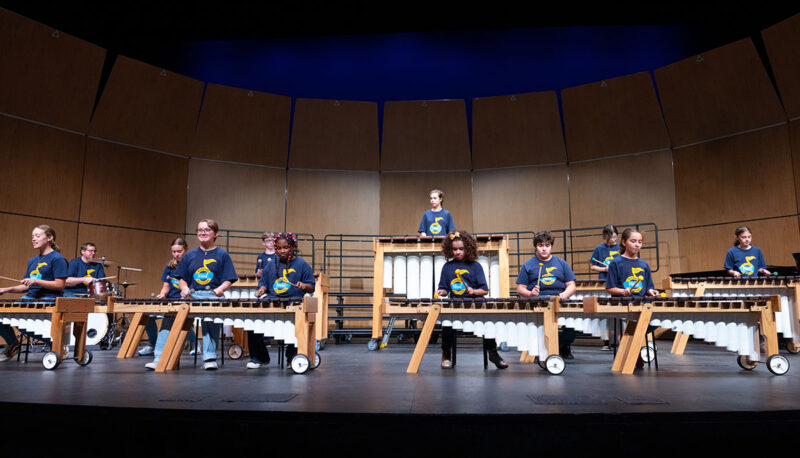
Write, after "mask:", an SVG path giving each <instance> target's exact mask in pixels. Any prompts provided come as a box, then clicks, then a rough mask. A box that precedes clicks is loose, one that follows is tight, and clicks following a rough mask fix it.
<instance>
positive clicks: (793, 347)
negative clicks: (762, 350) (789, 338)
mask: <svg viewBox="0 0 800 458" xmlns="http://www.w3.org/2000/svg"><path fill="white" fill-rule="evenodd" d="M786 351H788V352H789V353H791V354H793V355H796V354H797V353H798V352H800V345H798V344H796V343H794V342H786Z"/></svg>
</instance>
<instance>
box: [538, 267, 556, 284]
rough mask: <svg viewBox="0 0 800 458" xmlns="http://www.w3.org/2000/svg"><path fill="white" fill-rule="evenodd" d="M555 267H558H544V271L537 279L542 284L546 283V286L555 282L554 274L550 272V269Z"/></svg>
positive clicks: (552, 269)
mask: <svg viewBox="0 0 800 458" xmlns="http://www.w3.org/2000/svg"><path fill="white" fill-rule="evenodd" d="M556 269H558V267H545V269H544V270H545V273H544V275H543V276H542V278H540V279H539V281H540V282H541V283H542V284H543V285H547V286H550V285H552V284H553V283H555V282H556V277H555V275H553V274H551V273H550V272H552V271H554V270H556Z"/></svg>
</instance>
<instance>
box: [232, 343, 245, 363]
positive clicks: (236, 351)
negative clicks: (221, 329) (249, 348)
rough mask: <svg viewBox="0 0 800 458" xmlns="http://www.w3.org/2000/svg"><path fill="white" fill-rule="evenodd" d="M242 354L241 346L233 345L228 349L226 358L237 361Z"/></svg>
mask: <svg viewBox="0 0 800 458" xmlns="http://www.w3.org/2000/svg"><path fill="white" fill-rule="evenodd" d="M243 354H244V350H243V349H242V346H241V345H237V344H233V345H231V346H230V347H228V357H229V358H230V359H239V358H241V357H242V355H243Z"/></svg>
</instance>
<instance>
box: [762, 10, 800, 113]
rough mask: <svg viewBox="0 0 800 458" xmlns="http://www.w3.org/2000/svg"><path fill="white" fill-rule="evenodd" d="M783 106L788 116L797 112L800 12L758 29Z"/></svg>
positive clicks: (799, 89) (799, 66)
mask: <svg viewBox="0 0 800 458" xmlns="http://www.w3.org/2000/svg"><path fill="white" fill-rule="evenodd" d="M761 36H762V37H763V38H764V46H765V47H766V49H767V54H768V55H769V64H770V66H771V67H772V72H773V74H774V75H775V82H776V84H777V85H778V91H779V92H780V96H781V100H782V101H783V107H784V108H785V109H786V114H787V115H788V116H789V118H790V119H792V118H796V117H798V116H800V14H795V15H794V16H792V17H790V18H789V19H786V20H785V21H781V22H779V23H777V24H775V25H773V26H772V27H768V28H766V29H765V30H764V31H763V32H761Z"/></svg>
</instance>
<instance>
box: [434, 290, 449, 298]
mask: <svg viewBox="0 0 800 458" xmlns="http://www.w3.org/2000/svg"><path fill="white" fill-rule="evenodd" d="M436 294H437V295H438V296H439V297H447V291H445V290H443V289H440V290H439V291H436Z"/></svg>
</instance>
